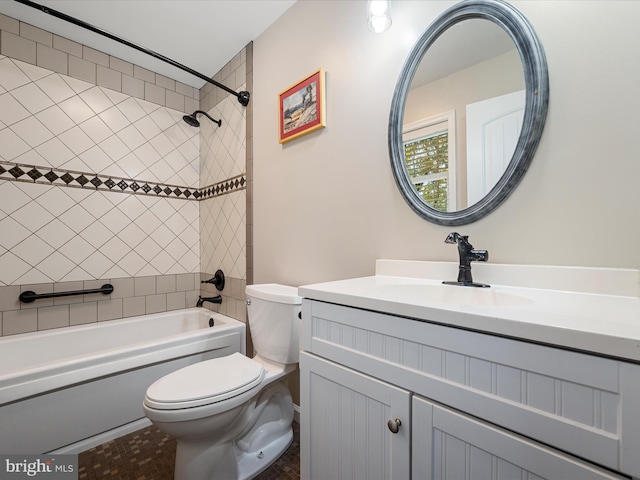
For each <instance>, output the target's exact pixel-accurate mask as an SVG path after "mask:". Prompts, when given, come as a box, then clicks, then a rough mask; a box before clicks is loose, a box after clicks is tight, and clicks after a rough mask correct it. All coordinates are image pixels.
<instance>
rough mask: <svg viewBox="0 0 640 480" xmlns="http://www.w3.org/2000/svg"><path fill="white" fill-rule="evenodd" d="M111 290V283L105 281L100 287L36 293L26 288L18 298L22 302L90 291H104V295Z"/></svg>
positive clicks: (83, 293) (89, 292) (85, 293)
mask: <svg viewBox="0 0 640 480" xmlns="http://www.w3.org/2000/svg"><path fill="white" fill-rule="evenodd" d="M111 292H113V285H111V284H110V283H105V284H104V285H102V286H101V287H100V288H92V289H89V290H71V291H68V292H52V293H36V292H33V291H31V290H27V291H26V292H22V293H21V294H20V297H19V299H20V301H21V302H22V303H31V302H34V301H36V300H40V299H41V298H55V297H70V296H71V295H89V294H91V293H104V294H105V295H109V294H110V293H111Z"/></svg>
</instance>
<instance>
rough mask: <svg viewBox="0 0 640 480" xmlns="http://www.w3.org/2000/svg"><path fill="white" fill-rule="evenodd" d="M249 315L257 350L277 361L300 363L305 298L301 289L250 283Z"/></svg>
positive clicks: (273, 284)
mask: <svg viewBox="0 0 640 480" xmlns="http://www.w3.org/2000/svg"><path fill="white" fill-rule="evenodd" d="M245 293H246V294H247V316H248V319H249V329H250V331H251V340H252V342H253V346H254V348H255V350H256V353H258V354H260V356H262V357H265V358H267V359H269V360H272V361H274V362H278V363H284V364H288V363H298V359H299V356H300V334H299V332H300V317H299V316H298V315H299V313H300V310H301V308H302V298H301V297H299V296H298V289H297V288H296V287H290V286H288V285H279V284H276V283H266V284H258V285H247V287H246V289H245Z"/></svg>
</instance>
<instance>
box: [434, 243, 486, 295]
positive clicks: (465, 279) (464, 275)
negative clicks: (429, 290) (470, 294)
mask: <svg viewBox="0 0 640 480" xmlns="http://www.w3.org/2000/svg"><path fill="white" fill-rule="evenodd" d="M468 239H469V237H468V236H467V235H460V234H459V233H458V232H451V233H450V234H449V235H447V238H445V239H444V243H457V244H458V254H459V255H460V266H459V267H458V281H457V282H442V283H445V284H447V285H461V286H464V287H489V285H487V284H486V283H476V282H474V281H473V278H472V277H471V262H474V261H475V262H486V261H487V260H489V252H487V251H486V250H476V249H474V248H473V245H471V244H470V243H469V240H468Z"/></svg>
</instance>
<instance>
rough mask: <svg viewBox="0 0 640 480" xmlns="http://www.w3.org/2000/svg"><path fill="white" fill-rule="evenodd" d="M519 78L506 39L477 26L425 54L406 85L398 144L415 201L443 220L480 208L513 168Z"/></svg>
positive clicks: (466, 24)
mask: <svg viewBox="0 0 640 480" xmlns="http://www.w3.org/2000/svg"><path fill="white" fill-rule="evenodd" d="M524 110H525V77H524V72H523V67H522V62H521V59H520V54H519V52H518V49H517V47H516V45H515V44H514V42H513V40H512V39H511V37H510V36H509V35H508V34H507V32H505V31H504V30H503V29H502V28H501V27H500V26H499V25H497V24H496V23H494V22H492V21H490V20H486V19H483V18H473V19H470V20H464V21H461V22H459V23H457V24H455V25H452V26H451V27H450V28H448V29H447V30H445V31H444V32H443V33H442V35H440V36H439V37H438V38H437V39H436V40H435V41H434V42H433V44H432V45H431V46H430V48H429V49H428V51H427V52H426V53H425V55H424V57H423V58H422V60H421V62H420V64H419V66H418V68H417V69H416V72H415V74H414V76H413V78H412V80H411V84H410V87H409V91H408V94H407V100H406V103H405V109H404V118H403V126H402V142H403V147H404V156H405V163H406V169H407V174H408V176H409V179H410V181H411V184H412V186H413V188H414V190H415V191H416V193H417V194H418V195H419V197H420V198H422V200H423V201H424V202H425V203H426V204H427V205H428V206H429V207H431V208H433V209H435V210H438V211H441V212H455V211H459V210H463V209H465V208H467V207H469V206H471V205H473V204H475V203H477V202H478V201H480V200H482V199H483V198H484V197H485V196H486V195H487V193H488V192H489V191H491V189H492V188H493V187H494V186H495V185H496V184H497V183H498V181H499V180H500V178H501V177H502V175H503V173H504V172H505V170H506V168H507V167H508V165H509V163H510V162H511V160H512V157H513V154H514V151H515V149H516V145H517V143H518V139H519V137H520V134H521V130H522V123H523V117H524Z"/></svg>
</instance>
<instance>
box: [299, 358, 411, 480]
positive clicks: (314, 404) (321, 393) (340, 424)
mask: <svg viewBox="0 0 640 480" xmlns="http://www.w3.org/2000/svg"><path fill="white" fill-rule="evenodd" d="M300 369H301V395H302V397H301V400H302V401H301V403H302V404H303V405H304V406H305V408H304V409H302V411H301V431H300V435H301V442H300V443H301V449H302V455H301V477H302V478H303V479H332V480H333V479H335V480H339V479H359V480H366V479H371V480H385V479H386V480H393V479H400V478H409V476H410V471H409V468H410V451H411V449H410V441H411V424H410V394H409V392H407V391H405V390H403V389H400V388H397V387H394V386H392V385H389V384H386V383H384V382H381V381H379V380H376V379H374V378H371V377H367V376H366V375H362V374H360V373H358V372H354V371H352V370H349V369H346V368H344V367H341V366H339V365H336V364H332V363H331V362H328V361H326V360H323V359H320V358H318V357H314V356H313V355H308V354H306V353H304V352H303V353H301V355H300ZM395 419H400V421H401V425H400V428H399V430H398V433H396V434H393V433H392V432H391V431H390V430H389V428H388V426H387V422H388V421H389V420H392V421H395Z"/></svg>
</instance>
